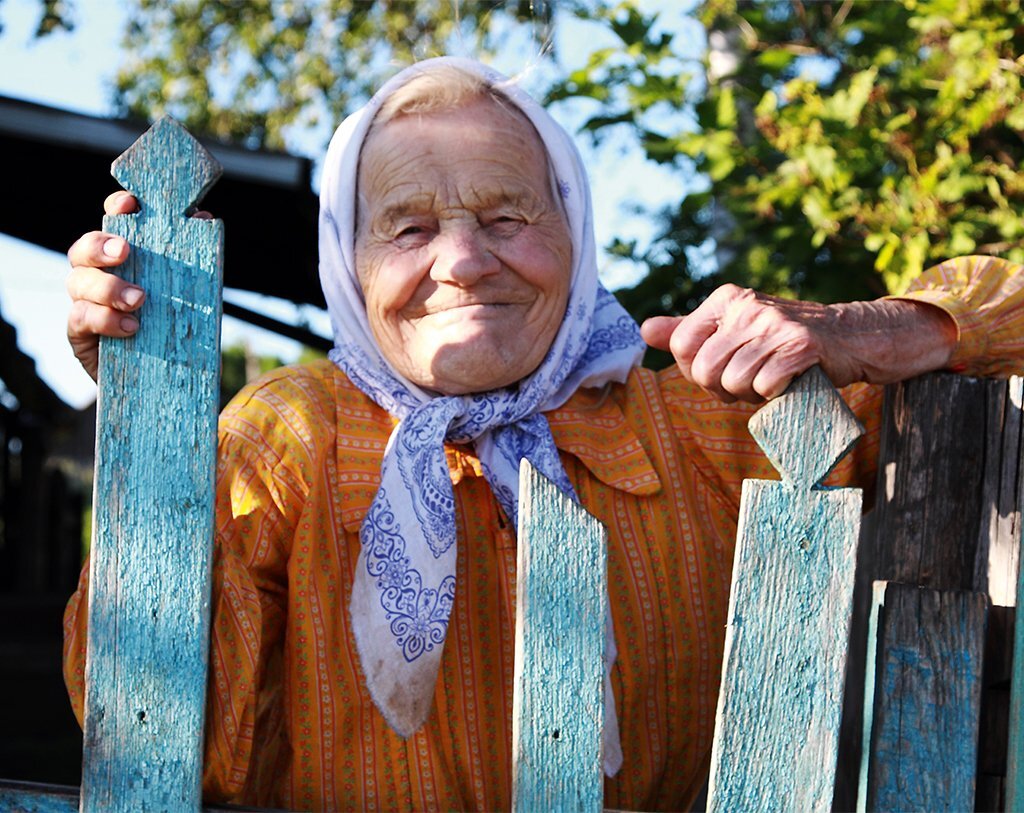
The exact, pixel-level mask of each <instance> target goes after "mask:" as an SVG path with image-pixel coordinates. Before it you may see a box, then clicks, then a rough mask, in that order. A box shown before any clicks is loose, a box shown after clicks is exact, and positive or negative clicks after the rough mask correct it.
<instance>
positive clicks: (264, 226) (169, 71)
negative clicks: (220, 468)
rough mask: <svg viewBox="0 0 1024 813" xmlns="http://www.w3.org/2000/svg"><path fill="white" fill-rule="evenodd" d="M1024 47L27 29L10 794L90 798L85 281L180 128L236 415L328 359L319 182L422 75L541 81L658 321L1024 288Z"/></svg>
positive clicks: (787, 29)
mask: <svg viewBox="0 0 1024 813" xmlns="http://www.w3.org/2000/svg"><path fill="white" fill-rule="evenodd" d="M1021 20H1022V16H1021V8H1020V2H1018V1H1017V0H1004V2H1000V3H993V2H985V1H984V0H887V1H886V2H872V1H871V0H842V1H836V2H827V1H824V0H818V1H816V2H809V1H803V2H802V1H801V0H766V1H765V2H738V1H737V0H700V1H698V0H621V2H612V0H562V1H561V2H557V3H556V2H542V0H519V1H518V2H494V0H453V2H445V3H433V2H425V0H421V1H420V2H415V1H414V0H323V1H322V2H313V1H312V0H261V1H259V2H209V1H208V0H126V2H123V3H119V4H113V3H107V2H101V0H0V155H2V156H3V158H4V163H5V170H4V173H3V178H4V180H5V190H4V194H3V195H2V196H0V696H3V697H4V698H5V699H4V701H3V702H2V703H0V776H5V777H10V778H17V779H26V780H35V781H48V782H57V783H65V784H78V783H79V771H80V767H79V766H80V758H81V750H80V749H81V737H80V733H79V731H78V728H77V725H76V723H75V721H74V719H73V718H72V716H71V714H70V709H69V705H68V702H67V698H66V695H65V693H64V690H63V682H62V678H61V675H60V646H61V613H62V609H63V605H64V603H65V602H66V600H67V597H68V595H69V594H70V592H71V591H72V590H73V589H74V587H75V583H76V580H77V574H78V571H79V569H80V565H81V561H82V557H83V555H85V554H86V553H87V550H88V536H89V526H90V521H89V516H90V514H89V511H90V503H91V477H92V455H93V442H94V440H93V438H94V423H95V411H94V408H93V403H94V400H95V387H94V386H93V384H92V382H91V381H90V380H89V379H88V377H87V376H85V374H84V373H83V372H82V371H81V370H80V369H79V368H78V365H77V362H75V360H74V359H73V357H72V356H71V353H70V350H69V349H68V348H67V345H66V341H65V339H64V322H65V318H66V314H67V298H66V295H65V294H64V290H63V284H64V282H63V280H64V276H65V274H66V260H65V258H64V256H63V255H64V252H66V250H67V248H68V247H69V246H70V244H71V243H72V242H73V241H74V239H76V238H77V236H79V235H80V234H82V233H83V232H85V231H88V230H90V229H93V228H98V227H99V224H100V218H101V216H102V201H103V198H104V197H105V196H106V195H107V194H109V193H110V192H111V191H114V190H115V189H116V188H117V187H116V183H115V182H114V181H113V179H112V178H111V177H110V176H109V166H110V162H111V161H112V160H113V159H114V158H115V157H116V156H117V155H118V154H119V153H120V152H121V151H123V150H124V149H125V148H127V147H128V146H129V145H130V144H131V143H132V141H134V140H135V138H137V137H138V135H139V134H140V133H141V132H142V131H143V130H144V129H145V128H146V127H147V126H148V124H149V123H150V122H151V121H152V120H154V119H155V118H156V117H158V116H160V115H163V114H165V113H169V114H171V115H173V116H175V117H176V118H177V119H178V120H179V121H181V122H183V123H184V124H186V125H187V126H188V127H189V128H190V129H191V130H192V132H193V133H194V134H195V135H196V136H198V137H200V138H201V139H202V140H203V141H204V143H206V144H207V146H208V147H209V148H210V149H211V151H212V152H213V153H214V156H215V157H216V158H217V159H218V160H219V161H220V162H221V164H222V165H223V166H224V168H225V175H224V178H223V179H222V180H221V182H220V183H219V184H218V185H217V186H216V187H214V189H213V190H212V191H211V193H210V194H209V196H208V197H207V199H206V201H205V202H204V208H208V209H210V210H211V211H213V212H214V213H215V214H216V215H217V216H218V217H220V218H222V219H223V220H224V221H225V225H226V235H227V237H226V247H225V254H226V266H225V276H226V285H227V290H226V292H225V299H226V313H227V314H228V315H227V316H226V317H225V324H224V351H223V353H224V355H223V383H222V397H223V398H224V399H226V398H229V397H230V396H231V394H233V393H234V392H235V391H237V389H238V388H239V387H240V386H242V384H243V383H244V382H245V381H246V380H248V379H250V378H252V377H254V376H256V375H258V374H259V373H260V372H262V371H264V370H266V369H268V368H270V367H273V366H276V365H279V364H281V363H291V362H294V361H297V360H302V359H305V358H310V357H314V356H316V355H317V354H320V353H323V352H324V350H325V349H326V348H327V347H329V346H330V341H329V337H330V325H329V323H328V320H327V319H326V316H325V314H324V312H323V310H322V304H323V302H322V298H321V295H320V292H319V283H318V279H317V267H316V263H317V259H316V212H317V204H316V192H317V183H318V175H319V161H320V157H321V155H322V154H323V151H324V149H325V147H326V144H327V141H328V139H329V138H330V135H331V133H332V132H333V128H334V127H335V126H336V125H337V123H338V122H339V121H340V120H341V119H342V118H343V117H344V115H345V114H346V113H348V112H350V111H352V110H353V109H354V108H355V107H357V106H358V105H359V104H360V103H361V102H362V101H364V100H365V99H366V98H367V96H368V95H369V94H370V93H371V92H372V91H373V89H374V88H376V87H377V86H379V85H380V84H381V82H382V81H383V80H384V79H386V78H387V77H388V76H390V75H391V74H392V73H394V72H395V71H396V70H397V69H398V68H400V67H402V66H404V65H406V64H409V63H410V62H412V61H414V60H416V59H422V58H426V57H430V56H435V55H439V54H458V55H467V56H473V57H476V58H479V59H482V60H483V61H486V62H489V63H491V64H492V65H494V66H495V67H496V68H498V69H499V70H501V71H503V72H505V73H508V74H516V75H519V76H520V77H521V81H522V83H523V84H524V86H525V87H526V88H527V89H528V90H529V91H530V92H532V93H533V94H534V95H535V96H537V97H538V98H541V99H544V100H546V101H547V103H548V106H549V109H550V110H551V112H552V113H553V114H554V115H555V117H556V118H558V119H559V120H560V121H561V122H562V123H563V124H564V125H565V126H566V127H567V128H568V129H569V130H570V131H571V132H574V133H576V134H577V143H578V145H579V147H580V149H581V151H582V152H583V154H584V157H585V159H586V161H587V163H588V166H589V168H590V174H591V181H592V187H593V191H594V198H595V208H596V220H597V222H596V228H597V238H598V244H599V246H601V247H602V249H603V251H602V254H601V260H600V262H601V276H602V279H603V281H604V282H605V284H606V285H607V286H608V287H610V288H612V289H614V290H615V292H616V294H617V295H618V296H619V297H620V299H621V300H622V301H623V303H624V304H625V305H626V306H627V308H629V310H630V311H631V312H632V313H633V314H634V315H635V316H636V317H637V318H638V319H642V318H644V317H646V316H648V315H652V314H655V313H683V312H686V311H688V310H690V309H692V308H693V307H695V306H696V305H697V304H698V303H699V302H700V301H701V299H702V298H703V297H704V296H706V295H707V293H709V292H710V291H711V290H712V289H713V288H714V287H715V286H717V285H719V284H721V283H722V282H736V283H739V284H743V285H751V286H755V287H758V288H760V289H762V290H766V291H769V292H771V293H777V294H782V295H793V296H799V297H802V298H810V299H819V300H823V301H839V300H844V299H854V298H871V297H876V296H880V295H884V294H886V293H893V292H899V291H900V290H902V289H903V288H904V287H905V286H906V285H907V284H908V282H909V280H910V279H912V278H913V277H914V276H915V275H916V274H918V273H919V272H920V271H921V270H922V269H923V268H925V267H927V266H928V265H930V264H932V263H935V262H938V261H940V260H942V259H945V258H947V257H950V256H955V255H960V254H971V253H978V254H993V255H996V256H1001V257H1005V258H1007V259H1010V260H1013V261H1015V262H1024V220H1022V217H1021V215H1022V202H1024V170H1022V168H1021V161H1022V158H1024V94H1022V93H1021V81H1022V74H1024V57H1022V53H1024V25H1022V22H1021ZM663 362H664V360H663V359H659V358H657V357H656V356H653V355H652V357H651V358H649V359H648V363H650V364H652V365H660V364H662V363H663Z"/></svg>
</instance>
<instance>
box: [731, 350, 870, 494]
mask: <svg viewBox="0 0 1024 813" xmlns="http://www.w3.org/2000/svg"><path fill="white" fill-rule="evenodd" d="M748 428H749V429H750V434H751V436H752V437H753V438H754V440H756V441H757V444H758V446H760V447H761V448H762V449H763V450H764V453H765V454H766V455H767V456H768V459H769V460H770V461H771V463H772V465H773V466H774V467H775V469H776V470H777V471H778V472H779V474H780V475H781V476H782V479H783V482H786V483H790V484H792V485H798V486H800V487H801V488H803V489H809V488H812V487H813V486H814V485H816V484H817V483H820V482H821V481H822V480H823V479H824V478H825V477H826V476H827V475H828V473H829V472H830V471H831V470H832V468H833V467H834V466H835V464H836V463H838V462H839V461H840V460H842V459H843V457H845V456H846V453H847V452H849V451H850V449H851V448H852V447H853V444H854V443H856V442H857V439H858V438H859V437H860V436H861V435H863V434H864V428H863V427H862V426H861V425H860V423H859V422H858V420H857V418H856V416H855V415H854V414H853V412H852V411H851V410H850V408H849V407H848V406H847V405H846V403H845V402H844V401H843V399H842V398H840V397H839V394H838V393H837V392H836V388H835V387H833V386H832V382H831V381H829V380H828V377H827V376H826V375H825V373H824V372H822V370H821V368H820V367H818V366H814V367H811V368H810V369H809V370H808V371H807V372H805V373H804V374H803V375H801V376H799V377H798V378H796V379H795V380H794V381H793V383H792V384H790V385H789V388H788V389H787V390H786V392H785V393H783V394H782V395H781V396H779V397H778V398H776V399H774V400H772V401H769V402H768V403H767V404H765V405H764V406H763V407H761V409H759V410H758V411H757V412H756V413H754V416H753V417H752V418H751V419H750V422H749V424H748Z"/></svg>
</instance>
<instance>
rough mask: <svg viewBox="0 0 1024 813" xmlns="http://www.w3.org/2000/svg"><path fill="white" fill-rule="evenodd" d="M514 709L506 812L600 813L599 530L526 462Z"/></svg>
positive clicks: (604, 600)
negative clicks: (509, 801)
mask: <svg viewBox="0 0 1024 813" xmlns="http://www.w3.org/2000/svg"><path fill="white" fill-rule="evenodd" d="M519 494H520V497H519V542H518V544H519V550H518V555H519V574H518V586H517V588H516V658H515V682H514V689H513V711H512V783H513V784H512V809H513V810H514V811H519V812H520V813H532V812H533V811H539V810H559V811H568V810H579V811H591V812H592V813H599V812H600V811H601V810H602V807H603V799H604V772H603V757H602V746H601V743H602V739H601V737H602V729H603V724H604V657H605V630H606V619H607V613H608V583H607V532H606V531H605V528H604V526H603V525H601V523H600V522H598V521H597V520H596V519H595V518H594V517H592V516H591V515H590V514H588V513H587V512H586V511H584V510H583V509H582V508H580V507H579V506H578V505H576V504H575V503H574V502H573V501H572V500H570V499H569V498H568V497H566V496H565V495H564V494H562V493H561V491H559V489H558V488H557V487H555V485H554V484H552V483H551V482H550V481H548V480H547V479H546V478H544V477H543V476H542V475H541V474H539V473H538V472H537V471H536V469H534V468H533V467H532V466H531V465H530V464H529V462H528V461H526V460H524V461H523V463H522V467H521V469H520V477H519Z"/></svg>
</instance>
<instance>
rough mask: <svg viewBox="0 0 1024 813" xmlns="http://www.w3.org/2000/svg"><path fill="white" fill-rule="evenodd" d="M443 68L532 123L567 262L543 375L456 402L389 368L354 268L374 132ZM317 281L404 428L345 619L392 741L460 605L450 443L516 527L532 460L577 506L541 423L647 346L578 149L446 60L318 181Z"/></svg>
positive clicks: (540, 113) (626, 366)
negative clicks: (522, 471)
mask: <svg viewBox="0 0 1024 813" xmlns="http://www.w3.org/2000/svg"><path fill="white" fill-rule="evenodd" d="M443 65H448V66H453V67H456V68H459V69H461V70H463V71H465V72H467V73H471V74H473V75H476V76H480V77H482V78H483V79H484V81H485V82H486V83H487V84H488V85H490V86H492V87H494V88H495V89H496V90H497V91H498V92H499V93H500V94H501V95H502V96H504V97H506V98H507V99H509V100H510V101H511V102H512V103H513V104H514V105H515V106H516V107H517V108H518V109H519V110H520V111H521V112H522V113H523V114H524V115H525V116H526V117H527V118H528V119H529V120H530V121H531V122H532V124H533V126H534V128H535V129H536V130H537V132H538V133H539V135H540V138H541V141H542V142H543V144H544V147H545V149H546V151H547V155H548V161H549V164H550V167H551V171H552V173H553V175H554V178H553V181H552V183H553V188H554V189H555V192H556V194H557V195H558V197H559V198H560V199H561V202H562V204H563V206H564V208H565V212H566V215H567V218H568V223H569V230H570V233H571V237H572V248H573V266H572V276H571V287H570V292H569V301H568V305H567V307H566V313H565V317H564V318H563V320H562V325H561V327H560V329H559V331H558V333H557V335H556V336H555V339H554V341H553V342H552V344H551V347H550V349H549V350H548V353H547V354H546V356H545V357H544V360H543V361H542V362H541V364H540V366H539V367H538V368H537V369H536V370H535V371H534V372H533V373H531V374H530V375H529V376H528V377H526V378H525V379H523V380H522V381H520V382H519V383H518V386H516V387H510V388H508V389H502V390H495V391H491V392H484V393H478V394H472V395H462V396H443V395H435V394H432V393H429V392H426V391H425V390H423V389H421V388H420V387H418V386H417V385H415V384H413V383H412V382H411V381H409V380H407V379H406V378H404V377H403V376H401V375H400V374H399V373H398V372H397V371H396V370H395V369H394V368H393V367H392V366H391V365H390V364H389V363H388V361H387V359H385V358H384V357H383V356H382V355H381V352H380V349H379V348H378V346H377V343H376V341H375V340H374V338H373V334H372V333H371V331H370V326H369V322H368V320H367V315H366V304H365V302H364V299H363V294H362V290H361V289H360V286H359V283H358V280H357V277H356V266H355V256H354V251H355V249H354V243H355V227H356V224H355V218H356V194H355V193H356V177H357V170H358V164H359V153H360V150H361V149H362V145H363V141H364V139H365V137H366V134H367V131H368V129H369V127H370V124H371V123H372V121H373V119H374V116H375V115H376V113H377V111H378V110H379V109H380V107H381V104H382V103H383V102H384V100H385V99H386V98H387V97H388V96H390V95H391V94H392V93H394V92H395V91H396V90H397V89H398V88H400V87H401V86H403V85H404V84H406V83H407V82H409V81H410V80H411V79H413V78H415V77H416V76H418V75H420V74H422V73H426V72H430V71H432V70H434V69H435V68H437V67H438V66H443ZM320 279H321V283H322V285H323V289H324V296H325V297H326V299H327V307H328V310H329V312H330V315H331V322H332V325H333V328H334V336H335V348H334V350H332V351H331V354H330V357H331V359H332V360H333V361H334V362H335V363H336V364H337V365H338V366H339V367H340V368H341V369H342V370H343V371H344V372H345V373H346V374H347V375H348V377H349V378H350V379H351V381H352V382H353V383H354V384H355V385H356V386H357V387H359V389H361V390H362V391H363V392H364V393H366V394H367V395H368V396H369V397H370V398H372V399H373V400H374V401H375V402H376V403H377V404H379V405H380V406H381V407H383V408H384V409H386V410H387V411H388V412H389V413H391V414H392V415H394V416H396V417H398V418H400V419H401V420H400V423H399V424H398V426H397V427H396V428H395V430H394V432H393V433H392V435H391V437H390V439H389V440H388V445H387V449H386V451H385V453H384V461H383V464H382V467H381V485H380V489H379V490H378V492H377V494H376V496H375V497H374V500H373V504H372V505H371V507H370V510H369V512H368V513H367V516H366V518H365V520H364V522H363V525H362V528H361V529H360V541H361V543H362V550H361V553H360V556H359V562H358V565H357V571H356V577H355V584H354V585H353V592H352V603H351V606H350V610H351V615H352V626H353V630H354V634H355V639H356V645H357V649H358V651H359V658H360V662H361V664H362V667H363V672H364V673H365V674H366V679H367V685H368V688H369V691H370V695H371V696H372V698H373V701H374V703H375V704H376V705H377V707H378V708H379V709H380V711H381V712H382V713H383V714H384V716H385V718H386V719H387V721H388V723H389V724H390V725H391V727H392V728H394V729H395V731H397V732H398V733H399V734H401V735H402V736H409V735H411V734H412V733H413V732H415V731H416V730H417V729H418V728H419V727H420V726H421V725H422V724H423V723H424V722H425V720H426V718H427V716H428V715H429V713H430V709H431V705H432V702H433V695H434V685H435V683H436V680H437V672H438V668H439V665H440V661H441V652H442V649H443V647H444V641H445V636H446V634H447V630H448V620H449V615H450V613H451V608H452V603H453V601H454V598H455V589H456V585H455V558H456V548H457V546H456V538H455V499H454V494H453V491H452V484H451V479H450V474H449V471H448V465H447V462H446V459H445V454H444V443H445V441H451V442H455V443H473V444H474V446H475V450H476V453H477V455H478V456H479V458H480V461H481V465H482V468H483V471H484V475H485V476H486V478H487V481H488V483H489V484H490V486H491V488H492V490H493V492H494V494H495V496H496V498H497V499H498V502H499V503H500V505H501V506H502V508H503V510H504V511H505V513H506V515H507V516H508V517H509V518H510V519H511V520H512V521H513V522H516V520H517V500H518V482H519V480H518V469H519V462H520V460H521V459H522V458H524V457H525V458H528V459H529V460H530V462H531V463H533V465H534V466H536V468H537V469H538V470H540V471H541V472H542V473H543V474H544V475H546V476H547V477H548V478H549V479H551V480H552V481H554V482H555V483H556V484H557V485H558V486H559V488H561V489H562V490H563V491H565V492H566V493H567V494H570V495H572V496H573V497H574V498H575V494H574V492H573V488H572V485H571V484H570V482H569V479H568V477H567V476H566V474H565V471H564V469H563V468H562V465H561V462H560V460H559V458H558V450H557V449H556V448H555V444H554V440H553V439H552V436H551V430H550V428H549V427H548V422H547V419H546V418H545V417H544V415H543V413H544V412H545V411H547V410H552V409H555V408H557V407H559V406H561V405H562V404H564V403H565V402H566V401H567V400H568V399H569V398H570V397H571V396H572V394H573V393H574V392H576V390H578V389H579V388H581V387H597V386H601V385H603V384H605V383H607V382H609V381H617V382H621V381H625V379H626V377H627V375H628V374H629V371H630V369H631V368H633V367H635V366H636V365H637V364H638V363H639V361H640V357H641V354H642V353H643V348H644V344H643V341H642V340H641V338H640V332H639V329H638V328H637V325H636V322H634V321H633V319H632V318H631V317H630V316H629V315H628V314H627V313H626V312H625V310H623V308H622V307H621V306H620V305H619V304H618V302H617V301H616V300H615V298H614V297H613V296H612V295H611V294H609V293H608V292H607V291H606V290H605V289H604V288H603V287H601V285H600V284H599V283H598V280H597V259H596V250H595V245H594V234H593V214H592V210H591V202H590V190H589V187H588V184H587V178H586V173H585V170H584V168H583V163H582V161H581V159H580V156H579V153H578V152H577V151H576V147H575V145H574V144H573V142H572V139H571V138H570V137H569V135H568V134H567V133H566V132H565V130H563V129H562V128H561V127H560V126H559V125H558V124H557V123H556V122H555V121H554V119H552V118H551V117H550V116H549V115H548V113H547V112H546V111H545V110H544V109H543V108H542V107H541V106H540V105H539V104H537V103H536V102H535V101H534V100H533V99H531V98H530V97H529V96H528V95H527V94H526V93H524V92H523V91H522V90H520V89H519V88H518V87H516V85H514V84H513V83H512V82H510V81H509V80H508V79H506V78H505V77H503V76H501V75H500V74H498V73H496V72H494V71H492V70H490V69H489V68H487V67H485V66H483V65H481V64H479V63H477V62H474V61H472V60H468V59H460V58H453V57H442V58H439V59H430V60H426V61H424V62H420V63H417V64H416V65H413V66H411V67H409V68H406V69H405V70H403V71H402V72H401V73H399V74H398V75H397V76H395V77H393V78H392V79H391V80H390V81H388V82H387V83H386V84H385V85H384V86H383V87H382V88H381V89H380V91H378V92H377V93H376V94H375V95H374V97H373V98H372V99H371V100H370V101H369V103H368V104H367V105H366V106H365V107H363V108H362V109H361V110H359V111H357V112H356V113H354V114H352V115H351V116H349V117H348V118H347V119H345V121H344V122H342V124H341V126H340V127H339V128H338V130H337V132H336V133H335V134H334V138H333V139H332V140H331V144H330V147H329V148H328V151H327V159H326V162H325V164H324V170H323V180H322V185H321V193H320ZM610 630H611V625H610V619H609V640H608V650H609V654H608V658H607V664H606V667H607V668H606V676H607V669H610V667H611V663H612V662H613V660H614V657H615V655H614V640H613V639H612V636H611V632H610ZM605 689H606V697H607V700H606V719H605V731H606V734H605V769H606V771H608V772H609V773H614V772H615V771H617V770H618V767H619V765H620V764H621V751H620V750H619V742H618V729H617V721H616V718H615V709H614V702H613V700H612V695H611V687H610V684H609V683H608V680H607V677H606V683H605Z"/></svg>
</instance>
